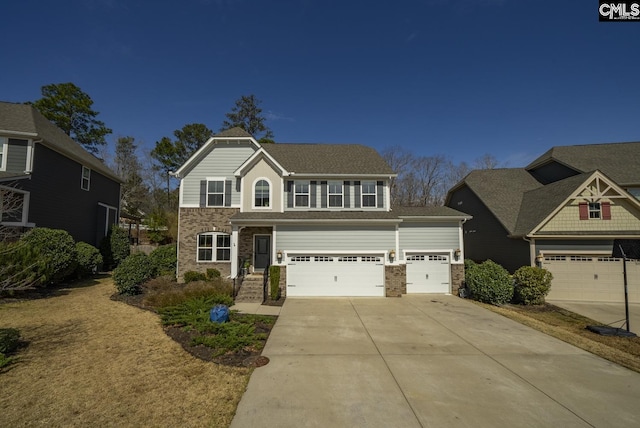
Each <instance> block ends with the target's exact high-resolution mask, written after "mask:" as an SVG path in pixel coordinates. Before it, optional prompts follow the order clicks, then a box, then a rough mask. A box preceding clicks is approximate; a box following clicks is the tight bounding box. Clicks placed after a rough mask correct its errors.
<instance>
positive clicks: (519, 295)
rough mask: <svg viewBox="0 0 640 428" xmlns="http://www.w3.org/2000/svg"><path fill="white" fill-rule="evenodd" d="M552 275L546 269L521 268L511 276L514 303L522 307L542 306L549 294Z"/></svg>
mask: <svg viewBox="0 0 640 428" xmlns="http://www.w3.org/2000/svg"><path fill="white" fill-rule="evenodd" d="M552 279H553V275H552V274H551V272H549V271H548V270H546V269H543V268H539V267H533V266H522V267H521V268H519V269H518V270H517V271H515V273H514V274H513V280H514V290H513V291H514V293H513V300H514V302H515V303H520V304H523V305H542V304H544V298H545V296H546V295H547V294H549V289H550V288H551V280H552Z"/></svg>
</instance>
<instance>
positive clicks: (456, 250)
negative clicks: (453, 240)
mask: <svg viewBox="0 0 640 428" xmlns="http://www.w3.org/2000/svg"><path fill="white" fill-rule="evenodd" d="M460 254H461V251H460V248H456V249H455V251H454V252H453V257H455V259H456V260H458V259H460Z"/></svg>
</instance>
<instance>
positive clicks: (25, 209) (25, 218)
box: [0, 185, 31, 226]
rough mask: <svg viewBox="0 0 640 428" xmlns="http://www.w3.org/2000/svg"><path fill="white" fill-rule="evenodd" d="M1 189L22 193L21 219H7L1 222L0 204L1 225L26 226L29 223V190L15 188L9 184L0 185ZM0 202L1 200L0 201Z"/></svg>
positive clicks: (0, 210)
mask: <svg viewBox="0 0 640 428" xmlns="http://www.w3.org/2000/svg"><path fill="white" fill-rule="evenodd" d="M0 188H1V189H5V190H7V191H9V192H14V193H20V194H22V195H23V199H22V220H21V221H19V222H16V221H7V222H3V221H1V220H2V207H1V206H0V224H2V225H3V226H28V225H29V223H28V222H29V201H30V200H31V192H29V191H27V190H22V189H17V188H15V187H10V186H1V185H0ZM0 202H1V201H0Z"/></svg>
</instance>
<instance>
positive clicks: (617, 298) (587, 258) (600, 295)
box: [542, 254, 640, 303]
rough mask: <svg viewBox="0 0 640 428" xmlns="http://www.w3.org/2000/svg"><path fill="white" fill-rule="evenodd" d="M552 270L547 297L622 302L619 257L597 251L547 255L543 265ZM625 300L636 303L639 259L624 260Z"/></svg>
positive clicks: (638, 300)
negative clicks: (589, 253) (606, 255)
mask: <svg viewBox="0 0 640 428" xmlns="http://www.w3.org/2000/svg"><path fill="white" fill-rule="evenodd" d="M542 266H543V267H544V268H545V269H547V270H549V271H550V272H551V273H552V274H553V280H552V282H551V290H550V291H549V295H548V296H547V299H549V300H567V301H578V302H624V276H623V263H622V259H618V258H613V257H605V256H598V255H570V254H567V255H548V256H545V259H544V262H543V265H542ZM627 284H628V296H629V302H633V303H640V262H639V261H627Z"/></svg>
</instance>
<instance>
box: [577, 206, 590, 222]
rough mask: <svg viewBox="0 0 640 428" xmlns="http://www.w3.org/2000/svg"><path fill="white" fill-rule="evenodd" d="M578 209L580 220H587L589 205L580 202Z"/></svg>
mask: <svg viewBox="0 0 640 428" xmlns="http://www.w3.org/2000/svg"><path fill="white" fill-rule="evenodd" d="M578 208H579V210H580V220H589V205H588V204H587V203H586V202H580V204H579V205H578Z"/></svg>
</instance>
